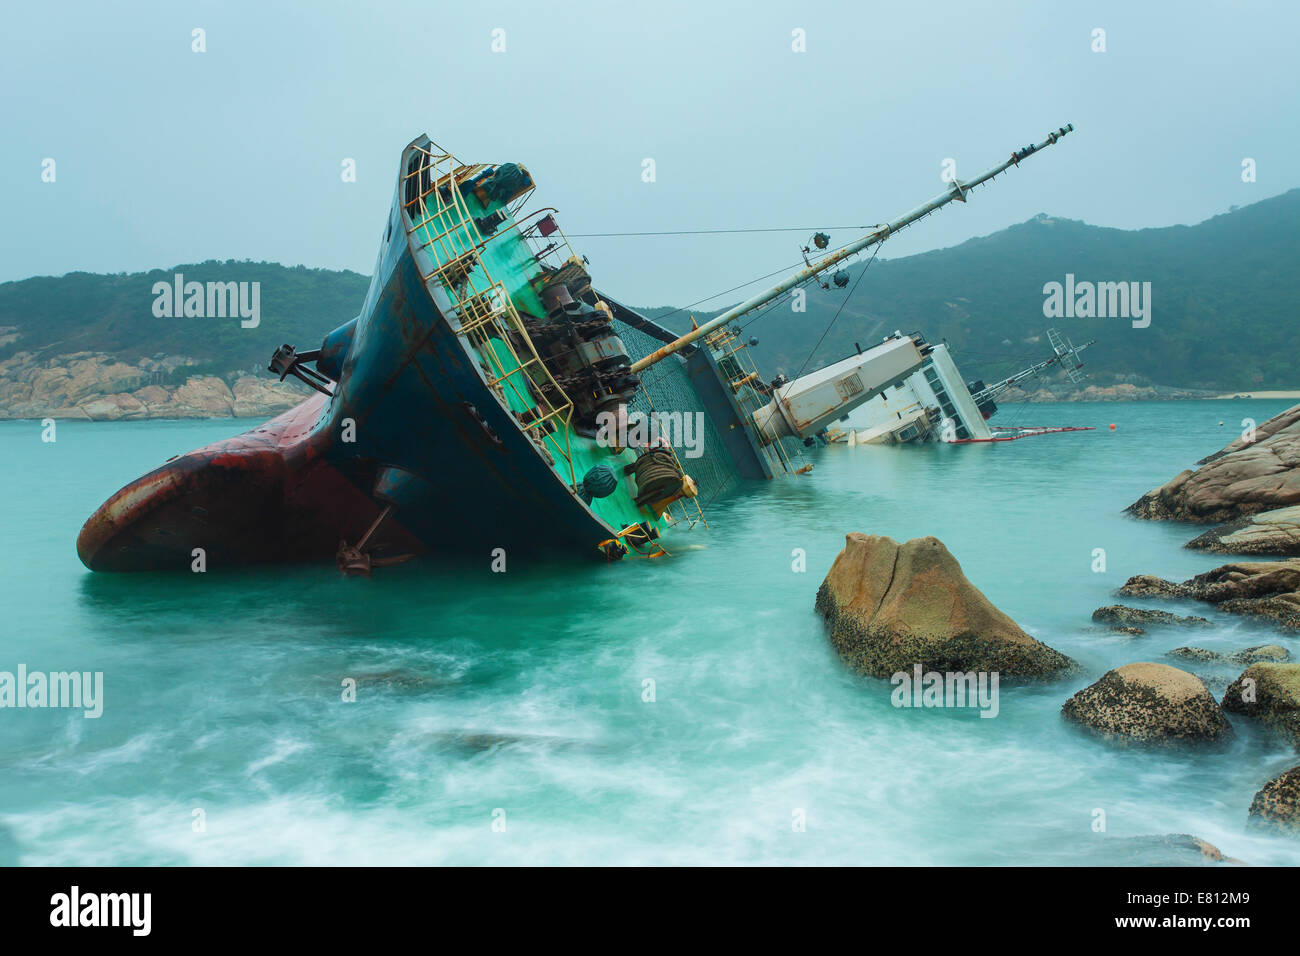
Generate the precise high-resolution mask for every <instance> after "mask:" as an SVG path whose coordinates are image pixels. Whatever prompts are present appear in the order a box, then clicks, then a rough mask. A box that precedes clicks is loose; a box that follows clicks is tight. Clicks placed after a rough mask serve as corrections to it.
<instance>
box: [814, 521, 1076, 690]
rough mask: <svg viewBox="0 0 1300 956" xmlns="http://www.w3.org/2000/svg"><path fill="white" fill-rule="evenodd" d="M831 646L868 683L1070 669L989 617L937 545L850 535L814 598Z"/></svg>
mask: <svg viewBox="0 0 1300 956" xmlns="http://www.w3.org/2000/svg"><path fill="white" fill-rule="evenodd" d="M816 607H817V611H818V612H819V613H821V614H822V615H823V616H824V617H825V618H826V623H827V625H828V627H829V630H830V638H831V643H832V645H834V647H835V649H836V650H837V651H839V653H840V655H841V656H842V657H843V658H844V660H845V661H846V662H847V663H848V664H849V665H850V666H852V667H853V668H854V669H856V670H857V671H859V672H860V673H863V674H869V675H871V676H873V677H890V676H891V675H893V674H896V673H899V672H910V671H912V669H913V667H914V666H915V665H917V664H919V665H921V667H922V669H923V670H925V671H939V672H954V671H961V672H968V671H984V672H990V673H991V672H998V673H999V674H1000V675H1001V677H1002V678H1009V677H1024V678H1044V677H1052V676H1056V675H1059V674H1061V673H1063V672H1068V671H1070V670H1072V669H1073V668H1074V666H1075V664H1074V662H1073V661H1072V660H1071V659H1070V658H1068V657H1066V656H1065V655H1064V654H1062V653H1060V652H1059V651H1055V650H1053V649H1052V648H1050V647H1048V646H1047V645H1046V644H1042V643H1040V642H1039V641H1036V640H1035V639H1034V638H1032V637H1030V636H1029V635H1028V634H1026V633H1025V632H1024V631H1022V630H1021V629H1020V627H1019V626H1018V625H1017V624H1016V622H1015V621H1013V620H1011V618H1009V617H1007V615H1005V614H1003V613H1002V612H1001V611H999V610H998V609H997V608H996V607H994V606H993V605H992V604H991V603H990V602H989V600H988V598H986V597H985V596H984V595H983V594H982V593H981V592H980V591H979V589H977V588H976V587H975V586H974V585H973V584H971V583H970V582H969V581H968V580H967V579H966V576H965V575H964V574H963V573H962V570H961V565H959V564H958V563H957V560H956V559H955V558H954V557H953V556H952V555H951V554H949V553H948V549H947V548H945V547H944V546H943V543H942V542H941V541H939V540H938V539H937V538H914V539H912V540H911V541H908V542H906V543H904V544H899V543H898V542H897V541H895V540H893V539H892V538H888V537H884V536H881V535H866V534H857V533H853V534H849V535H846V537H845V542H844V550H843V551H841V552H840V553H839V555H838V556H837V557H836V558H835V563H834V564H833V565H832V566H831V569H830V571H829V573H827V575H826V579H825V580H824V581H823V582H822V585H821V588H820V589H819V590H818V592H817V605H816Z"/></svg>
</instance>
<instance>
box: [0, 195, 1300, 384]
mask: <svg viewBox="0 0 1300 956" xmlns="http://www.w3.org/2000/svg"><path fill="white" fill-rule="evenodd" d="M972 201H978V194H977V195H976V197H974V198H973V199H972ZM833 238H834V239H836V240H839V241H845V240H847V239H848V238H849V237H847V236H839V237H833ZM888 248H889V247H888V243H886V244H885V246H884V247H883V254H884V255H887V254H888ZM1297 261H1300V189H1296V190H1292V191H1291V192H1288V193H1286V194H1284V195H1281V196H1277V197H1274V198H1272V199H1267V200H1263V201H1261V202H1258V203H1255V204H1253V205H1251V206H1246V207H1244V208H1240V209H1234V210H1232V211H1231V212H1228V213H1225V214H1223V215H1220V216H1216V217H1214V218H1213V219H1209V220H1207V221H1205V222H1202V223H1199V224H1197V225H1195V226H1171V227H1167V228H1158V229H1141V230H1136V231H1125V230H1120V229H1108V228H1101V227H1098V226H1090V225H1087V224H1085V223H1082V222H1077V221H1072V220H1065V219H1053V218H1050V217H1048V216H1046V215H1040V216H1038V217H1036V218H1034V219H1031V220H1029V221H1027V222H1024V223H1020V224H1019V225H1015V226H1012V227H1010V228H1008V229H1004V230H1002V231H1000V232H997V233H994V234H993V235H990V236H986V237H983V238H979V239H972V240H970V241H969V242H966V243H963V244H961V245H959V246H954V247H952V248H948V249H941V250H937V251H934V252H928V253H924V254H922V255H916V256H909V257H906V258H903V259H895V260H890V259H885V258H880V259H878V260H877V261H876V262H874V263H873V264H872V265H871V267H870V271H869V272H868V274H867V275H866V276H865V277H863V278H862V281H861V282H858V281H857V279H858V276H859V273H860V271H861V269H862V268H864V266H863V264H862V263H861V262H859V263H857V264H855V265H851V266H849V268H848V272H849V275H850V282H849V286H848V287H847V288H845V289H834V288H832V289H830V290H823V289H820V288H818V287H817V286H811V287H809V288H808V294H807V300H806V301H807V309H806V311H804V312H794V311H792V309H791V307H790V305H789V304H788V303H782V304H779V305H777V306H775V307H774V308H771V309H770V310H768V311H767V312H765V313H764V314H762V315H761V316H759V317H756V318H755V317H749V318H747V319H745V320H744V321H745V323H746V336H747V337H748V336H751V335H752V336H756V337H758V338H759V340H760V344H759V346H758V348H756V349H754V351H753V354H754V357H755V358H756V359H757V360H758V362H759V364H760V367H761V368H762V369H763V371H764V372H767V373H769V374H774V373H776V372H778V371H783V372H786V373H787V374H794V373H797V372H798V371H799V369H800V368H801V367H802V366H804V364H805V362H807V367H808V368H816V367H818V366H819V365H822V364H826V363H828V362H830V361H832V360H834V359H836V358H839V357H842V356H843V355H846V354H848V353H849V352H850V351H852V349H853V347H854V343H855V342H860V343H862V344H863V345H864V346H865V345H867V344H869V343H870V342H873V341H876V340H878V339H879V338H880V337H881V336H882V335H884V334H886V333H888V332H892V331H893V330H895V329H901V330H903V331H912V330H920V331H922V332H923V333H925V335H926V336H927V338H929V340H930V341H932V342H938V341H941V340H946V341H947V342H948V343H949V345H950V346H951V347H952V349H953V352H954V354H955V355H956V356H957V358H958V360H959V361H960V363H961V367H962V369H963V371H964V372H966V373H967V376H968V377H970V378H974V377H976V376H980V377H983V378H985V379H988V380H992V379H993V378H996V377H998V376H999V375H1000V374H1003V373H1005V372H1007V371H1010V370H1011V369H1012V368H1013V367H1015V366H1017V365H1019V364H1021V363H1023V362H1028V361H1032V360H1035V359H1038V358H1042V357H1045V356H1046V355H1047V354H1049V353H1048V351H1047V346H1046V339H1045V337H1044V335H1043V333H1044V330H1045V329H1046V328H1047V327H1048V326H1056V327H1058V328H1060V329H1061V330H1062V331H1063V332H1065V333H1066V334H1067V335H1069V336H1070V337H1071V338H1072V339H1073V340H1074V341H1075V342H1076V343H1080V342H1083V341H1086V340H1088V339H1096V340H1097V344H1096V345H1095V346H1094V347H1093V349H1092V350H1091V351H1090V352H1089V353H1088V354H1087V356H1086V359H1087V364H1088V368H1089V371H1090V372H1091V373H1092V375H1093V377H1094V380H1095V381H1097V382H1100V383H1110V382H1123V381H1130V382H1136V383H1139V384H1154V385H1164V386H1174V387H1178V388H1191V389H1214V390H1225V391H1227V390H1237V389H1243V388H1254V389H1260V388H1269V387H1273V388H1285V387H1295V386H1296V385H1297V374H1296V371H1295V362H1294V358H1293V355H1294V351H1293V350H1294V342H1295V340H1296V338H1297V333H1300V305H1297V303H1300V272H1298V271H1297V270H1296V268H1295V264H1296V262H1297ZM176 273H181V274H183V276H184V279H185V281H187V282H188V281H197V282H203V283H207V282H223V283H228V282H236V283H239V282H248V283H252V282H257V283H260V322H259V324H258V326H257V327H256V328H244V327H241V324H240V321H239V319H238V317H226V318H197V317H191V318H169V317H166V316H159V315H156V314H155V311H156V310H155V307H154V306H155V301H156V299H157V296H156V294H155V292H154V288H155V284H156V283H159V282H164V283H171V282H173V281H174V276H175V274H176ZM1067 273H1069V274H1072V275H1074V276H1075V279H1076V281H1080V282H1082V281H1090V282H1139V283H1145V282H1149V283H1151V323H1150V326H1149V327H1147V328H1133V326H1132V324H1131V322H1130V321H1129V320H1128V319H1124V318H1055V319H1054V318H1047V317H1045V316H1044V314H1043V303H1044V293H1043V287H1044V284H1045V283H1047V282H1052V281H1055V282H1064V281H1065V277H1066V274H1067ZM597 279H599V277H597ZM367 283H368V280H367V278H366V277H365V276H362V275H359V274H357V273H354V272H334V271H329V270H324V269H307V268H304V267H301V266H299V267H293V268H289V267H285V266H280V265H277V264H274V263H264V262H240V261H233V260H227V261H210V262H203V263H199V264H195V265H182V266H176V267H174V268H171V269H159V270H155V271H152V272H147V273H134V274H129V275H128V274H117V275H96V274H91V273H84V272H74V273H70V274H68V275H65V276H61V277H57V278H54V277H38V278H32V279H24V280H21V281H17V282H7V283H3V284H0V363H2V362H4V361H5V360H6V359H9V358H11V357H12V356H14V355H15V354H17V353H19V352H25V353H29V354H33V353H34V356H35V358H36V359H37V360H38V361H39V360H42V359H45V358H49V359H53V360H57V358H58V357H59V356H69V355H74V354H77V353H83V352H89V353H95V354H102V355H106V356H110V357H112V358H114V359H119V360H121V361H124V362H127V363H130V364H137V363H139V361H140V360H141V359H144V358H149V359H157V358H160V357H163V356H184V357H186V358H187V359H188V360H189V361H190V362H192V363H195V365H194V366H191V367H189V368H188V369H187V370H186V372H187V373H193V372H197V371H202V372H205V373H210V374H215V375H219V376H225V377H229V376H231V375H233V374H234V373H235V372H237V371H250V370H255V369H262V368H264V367H265V365H266V362H267V360H268V358H269V357H270V355H271V353H272V351H273V350H274V349H275V347H276V346H278V345H279V344H281V343H282V342H291V343H293V344H295V345H296V346H298V347H299V348H300V349H306V348H314V347H316V345H317V344H318V343H319V342H320V340H321V337H322V336H323V335H324V333H325V332H327V331H329V330H330V329H332V328H334V327H335V326H337V325H339V324H340V323H342V322H345V321H347V320H348V319H350V318H351V317H352V316H353V315H355V314H356V312H357V310H358V308H359V307H360V305H361V301H362V298H363V296H364V295H365V290H366V286H367ZM597 285H598V287H599V282H598V283H597ZM606 291H607V292H609V293H610V294H612V295H616V296H617V295H618V290H616V289H607V290H606ZM850 292H851V293H852V294H851V295H850ZM841 306H842V310H841ZM837 310H841V311H840V314H839V317H838V319H837V320H836V321H835V322H834V325H833V326H831V327H830V331H829V333H827V334H826V337H825V340H824V342H823V343H822V345H821V347H820V348H819V349H818V350H817V351H816V353H815V355H813V356H812V358H811V361H809V353H810V351H811V350H812V348H813V346H814V345H815V344H816V343H817V341H818V339H819V338H820V337H821V336H822V334H823V332H824V331H825V330H826V329H827V327H828V326H830V324H831V320H832V318H833V317H834V316H835V313H836V311H837ZM646 311H647V313H648V314H650V315H652V316H657V315H662V316H665V318H664V321H665V323H666V324H668V325H669V326H670V327H674V328H678V329H680V328H683V327H685V326H686V323H687V313H686V312H684V311H676V312H674V311H673V310H672V308H671V307H659V308H652V309H647V310H646ZM694 314H695V315H696V317H697V318H705V317H707V316H708V315H711V314H715V313H706V312H695V313H694Z"/></svg>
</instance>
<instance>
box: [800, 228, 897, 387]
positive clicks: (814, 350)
mask: <svg viewBox="0 0 1300 956" xmlns="http://www.w3.org/2000/svg"><path fill="white" fill-rule="evenodd" d="M888 241H889V237H888V236H886V237H885V238H884V239H882V240H881V241H880V242H878V243H876V248H874V249H873V250H871V258H870V259H868V260H867V264H866V265H865V266H863V267H862V271H861V272H859V273H858V277H857V278H856V279H854V280H853V285H852V287H851V288H850V289H849V294H848V295H846V296H845V297H844V300H843V301H842V302H840V307H839V308H838V309H836V310H835V315H833V316H832V317H831V321H830V325H828V326H826V331H824V332H822V337H821V338H820V339H818V340H817V344H816V345H814V346H813V347H812V350H811V351H810V352H809V353H808V357H807V358H806V359H804V360H803V365H801V366H799V372H798V374H797V375H795V376H794V377H795V378H798V377H799V376H800V375H802V374H803V371H804V369H806V368H807V367H808V363H809V362H811V361H812V358H813V356H814V355H816V354H817V350H818V349H819V348H821V346H822V342H824V341H825V340H826V336H827V335H829V334H830V331H831V329H832V328H833V327H834V325H835V323H836V321H837V320H838V319H839V317H840V313H841V312H843V311H844V307H845V306H846V305H848V304H849V299H851V298H853V293H854V291H855V290H856V289H857V288H858V283H859V282H861V281H862V277H863V276H864V275H866V274H867V270H868V269H870V268H871V263H873V262H875V261H876V255H877V254H878V253H879V252H880V250H881V247H883V246H884V244H885V243H886V242H888Z"/></svg>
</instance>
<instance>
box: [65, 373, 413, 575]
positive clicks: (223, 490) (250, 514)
mask: <svg viewBox="0 0 1300 956" xmlns="http://www.w3.org/2000/svg"><path fill="white" fill-rule="evenodd" d="M324 402H325V396H323V395H320V396H315V397H313V398H310V399H308V400H307V401H305V402H303V403H302V404H301V405H299V406H297V407H296V408H293V409H290V410H289V411H287V412H285V413H284V414H283V415H280V416H278V417H277V418H274V419H272V420H271V421H269V422H266V423H265V424H263V425H260V426H258V427H257V428H254V429H252V430H250V431H247V432H244V433H243V434H242V435H236V436H235V437H233V438H228V439H225V440H224V441H219V442H216V443H214V444H212V445H208V446H206V447H204V448H200V449H197V450H196V451H192V452H189V453H188V454H185V455H181V456H179V457H177V458H173V459H172V460H170V461H168V462H167V463H166V464H164V465H162V466H161V467H160V468H156V469H154V470H153V471H151V472H149V473H148V474H147V475H144V476H143V477H141V478H138V479H136V480H135V481H133V482H131V484H129V485H127V486H126V487H125V488H123V489H122V490H121V491H119V492H117V494H115V495H113V497H111V498H109V499H108V501H106V502H104V504H102V505H101V506H100V507H99V509H98V510H97V511H96V512H95V513H94V514H93V515H91V516H90V518H89V520H87V521H86V524H85V526H84V527H83V528H82V529H81V534H80V535H79V536H78V537H77V555H78V556H79V557H80V558H81V561H82V563H83V564H84V565H85V566H86V567H88V568H90V569H91V570H92V571H142V570H165V569H173V570H187V571H188V570H193V569H194V568H195V567H196V561H197V559H198V557H199V554H198V553H196V549H201V553H202V557H203V563H204V566H205V567H206V569H208V570H212V569H216V568H219V567H222V566H228V565H234V564H248V563H264V562H273V561H316V560H326V559H329V558H332V557H334V556H335V554H336V553H337V551H338V548H339V543H340V542H341V541H347V542H349V543H356V542H357V541H358V540H359V539H360V538H361V537H362V535H364V534H365V533H366V529H367V528H369V527H370V525H371V524H372V523H373V522H374V521H375V519H376V518H377V517H378V516H379V512H380V505H378V504H377V503H376V502H375V501H374V500H373V499H371V498H370V497H369V496H367V495H365V494H364V493H362V492H361V491H360V490H359V489H358V488H357V487H356V485H354V484H353V483H352V482H351V481H349V480H348V479H347V477H346V476H345V475H344V474H343V473H342V472H341V471H339V470H338V469H337V468H336V467H335V466H334V465H333V464H331V463H330V462H329V461H328V460H327V459H326V457H325V455H324V451H325V450H326V448H327V447H328V444H329V441H330V440H331V439H330V438H329V436H328V435H321V434H320V433H314V432H313V431H312V429H313V427H314V426H315V425H316V423H317V421H318V419H319V418H320V414H321V408H322V406H323V404H324ZM383 538H384V541H385V542H386V543H387V544H388V545H390V546H391V547H393V548H395V549H397V550H400V551H404V552H407V553H416V552H419V551H421V550H423V549H422V547H421V545H420V544H419V542H418V541H416V539H415V538H414V537H413V536H411V535H410V534H408V533H406V532H405V531H404V530H403V529H402V528H401V527H400V526H399V525H397V524H396V522H393V521H392V520H391V519H389V520H388V521H386V522H385V524H384V533H383Z"/></svg>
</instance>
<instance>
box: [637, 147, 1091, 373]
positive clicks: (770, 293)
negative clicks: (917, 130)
mask: <svg viewBox="0 0 1300 956" xmlns="http://www.w3.org/2000/svg"><path fill="white" fill-rule="evenodd" d="M1073 130H1074V125H1073V124H1071V123H1067V124H1066V125H1065V126H1062V127H1061V128H1060V129H1058V130H1056V131H1055V132H1051V133H1048V134H1047V138H1046V139H1045V140H1043V141H1042V142H1041V143H1039V144H1037V145H1034V146H1026V147H1024V148H1023V149H1018V150H1016V151H1015V152H1014V153H1012V154H1011V157H1010V158H1009V159H1007V160H1005V161H1003V162H1001V163H999V164H998V165H996V166H994V167H993V168H992V169H990V170H988V171H987V172H984V173H982V174H981V175H979V176H977V177H975V178H974V179H972V180H970V181H969V182H963V181H962V180H959V179H958V180H954V181H953V182H952V183H950V184H949V186H948V190H947V191H946V192H942V193H940V194H939V195H937V196H935V197H934V198H933V199H931V200H930V201H929V202H927V203H923V204H921V205H920V206H917V207H916V208H915V209H913V210H912V211H911V212H908V213H904V214H903V215H902V216H899V217H898V218H897V219H895V220H894V221H893V222H890V223H887V224H885V225H883V226H878V227H877V228H876V229H875V230H873V231H872V232H869V233H867V234H866V235H865V236H862V237H861V238H859V239H855V240H854V241H853V242H851V243H849V244H848V245H847V246H845V247H844V248H843V249H840V250H839V251H838V252H833V253H831V254H830V255H828V256H825V257H824V258H822V259H819V260H817V261H816V262H812V263H809V264H808V266H807V267H806V268H804V269H801V270H800V271H798V272H796V273H795V274H794V275H792V276H790V277H789V278H788V279H785V280H784V281H782V282H779V283H777V284H776V285H774V286H772V288H770V289H768V290H767V291H766V292H761V293H759V294H758V295H755V296H753V297H752V298H749V299H746V300H745V301H744V302H742V303H740V304H739V305H736V306H733V307H732V308H730V309H728V310H727V311H726V312H723V313H722V314H721V315H719V316H717V317H716V318H713V319H710V320H709V321H708V322H705V323H704V324H703V325H701V326H699V327H698V328H695V329H692V330H691V331H690V332H687V333H686V334H685V335H683V336H682V337H681V338H678V339H674V340H673V341H672V342H669V343H668V344H667V345H665V346H663V347H662V348H660V349H657V350H656V351H654V352H651V353H650V354H649V355H647V356H646V357H645V358H643V359H639V360H638V361H636V362H633V363H632V371H633V372H640V371H641V370H642V369H645V368H648V367H649V366H651V365H654V364H655V363H656V362H659V361H662V360H663V359H665V358H667V357H668V356H669V355H672V354H673V353H674V352H677V351H679V350H681V349H683V348H685V347H686V346H688V345H690V344H691V343H692V342H694V341H696V340H697V339H699V338H702V337H703V336H705V335H708V334H709V333H710V332H712V331H714V330H715V329H718V328H721V327H722V326H724V325H726V324H727V323H728V322H732V321H735V320H736V319H738V318H740V317H741V316H742V315H745V314H746V313H748V312H752V311H753V310H754V309H757V308H759V307H760V306H763V305H766V304H767V303H768V302H771V301H772V300H773V299H775V298H777V297H779V296H781V295H784V294H785V293H786V292H788V291H789V290H791V289H793V288H794V287H795V286H799V285H803V284H804V283H805V282H808V281H809V280H810V279H812V278H813V277H814V276H816V275H817V274H819V273H821V272H825V271H826V270H827V269H829V268H831V267H832V266H834V265H836V264H838V263H840V262H843V261H844V260H845V259H847V258H849V257H850V256H853V255H856V254H857V253H859V252H861V251H862V250H863V249H867V248H869V247H871V246H874V245H877V244H879V243H881V242H884V241H885V240H886V239H887V238H889V237H890V236H892V235H893V234H894V233H896V232H898V230H900V229H903V228H905V227H907V226H910V225H911V224H912V223H914V222H916V221H917V220H918V219H923V218H925V217H926V216H928V215H930V213H932V212H934V211H935V210H936V209H939V208H941V207H943V206H946V205H947V204H948V203H950V202H952V201H953V200H954V199H955V200H957V201H958V202H965V201H966V194H967V193H969V192H970V191H971V190H972V189H974V188H975V187H976V186H979V185H981V184H983V183H985V182H988V181H989V180H990V179H992V178H993V177H994V176H996V175H998V173H1001V172H1003V171H1005V170H1006V169H1008V168H1009V167H1011V166H1019V165H1020V161H1021V160H1022V159H1024V158H1025V157H1026V156H1031V155H1033V154H1034V153H1036V152H1038V151H1039V150H1040V149H1043V148H1044V147H1047V146H1051V145H1052V144H1053V143H1055V142H1056V141H1057V140H1058V139H1060V138H1061V137H1062V136H1064V135H1065V134H1066V133H1069V132H1072V131H1073Z"/></svg>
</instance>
